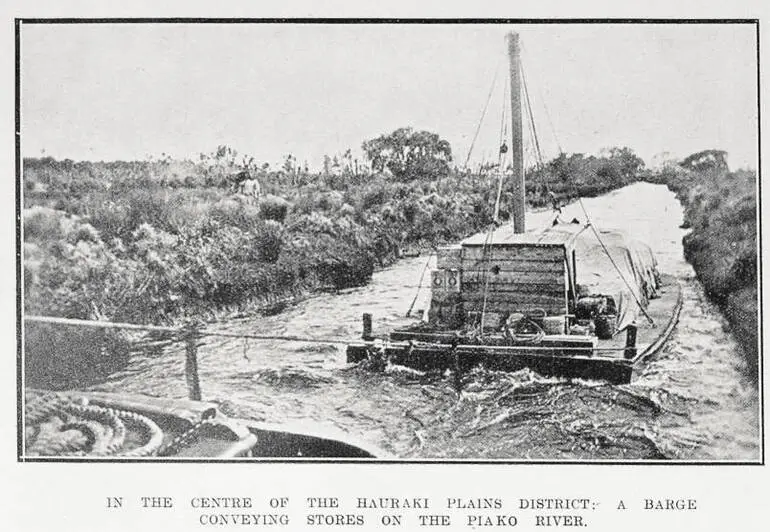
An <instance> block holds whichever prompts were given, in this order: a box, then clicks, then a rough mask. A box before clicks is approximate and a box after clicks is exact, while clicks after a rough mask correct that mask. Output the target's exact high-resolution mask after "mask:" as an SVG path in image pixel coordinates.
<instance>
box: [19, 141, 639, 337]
mask: <svg viewBox="0 0 770 532" xmlns="http://www.w3.org/2000/svg"><path fill="white" fill-rule="evenodd" d="M212 161H213V162H212ZM635 161H636V159H634V157H633V155H632V153H631V152H630V151H629V150H626V149H624V150H614V151H610V152H609V153H608V154H607V155H606V156H603V157H584V156H582V155H579V154H578V155H571V156H569V157H568V156H566V155H561V156H559V157H558V158H557V159H554V160H553V161H551V162H549V163H547V164H546V165H544V166H542V167H540V168H539V169H538V170H534V171H531V172H529V174H528V175H527V183H528V186H527V203H528V205H529V206H530V207H533V206H536V207H542V206H544V205H550V204H551V203H553V202H555V203H557V204H559V203H565V202H567V201H569V200H570V199H571V198H573V197H574V196H575V195H584V196H591V195H595V194H597V193H599V192H603V191H607V190H612V189H614V188H620V187H622V186H624V185H626V184H628V183H629V182H631V181H632V180H633V179H635V176H634V175H633V171H635V169H638V165H637V163H636V162H635ZM220 162H221V161H220V160H219V159H217V158H216V157H215V158H212V159H210V160H209V159H206V160H204V161H203V162H200V163H193V162H191V161H173V160H169V159H165V160H160V161H135V162H111V163H104V162H98V163H92V162H73V161H69V160H65V161H57V160H55V159H52V158H42V159H34V158H28V159H25V160H24V183H23V185H24V196H23V202H24V205H23V207H24V210H23V219H24V221H23V229H24V235H23V236H24V283H25V298H24V309H25V312H27V313H29V314H41V315H50V316H60V317H67V318H80V319H101V320H110V321H121V322H130V323H155V324H168V323H173V322H177V321H179V320H185V319H188V318H191V319H198V318H201V317H202V318H204V319H205V318H206V317H207V316H210V315H211V314H212V313H214V312H217V311H219V310H225V311H238V310H240V309H244V308H246V307H249V308H252V307H253V305H254V302H257V303H260V304H261V303H264V302H267V303H270V302H271V301H274V300H281V299H283V298H285V297H286V296H287V295H288V296H292V295H294V294H305V295H306V294H308V293H315V292H318V291H322V290H330V289H331V290H337V289H342V288H348V287H353V286H360V285H363V284H365V283H366V282H367V281H368V280H369V279H370V278H371V275H372V272H373V271H374V270H375V269H376V268H379V267H383V266H387V265H389V264H392V263H393V262H395V260H397V259H398V258H399V257H400V256H401V253H402V251H403V250H415V249H422V250H427V249H431V248H434V247H435V246H437V245H441V244H445V243H451V242H456V241H458V240H460V239H462V238H464V237H467V236H469V235H471V234H474V233H477V232H479V231H481V230H483V229H485V228H486V227H488V226H489V224H490V223H491V222H492V216H493V210H494V203H495V193H496V190H497V185H498V177H497V176H496V175H493V174H491V173H481V174H473V173H467V172H458V171H452V172H450V173H449V174H448V175H436V176H431V175H426V176H423V177H420V178H419V179H413V180H409V181H403V180H399V179H396V178H395V177H394V176H392V175H385V174H373V173H353V172H348V173H343V174H342V175H337V174H328V173H324V174H310V173H307V172H306V171H305V172H304V173H302V172H298V171H295V172H286V171H283V170H280V171H272V172H271V171H268V170H265V169H263V170H259V171H257V174H258V178H259V181H260V183H261V185H262V189H263V192H266V194H263V196H262V197H261V198H260V199H259V201H258V202H257V201H254V200H253V198H252V199H249V198H247V197H245V196H243V195H240V194H236V193H234V192H233V187H232V183H231V178H232V174H231V173H229V172H230V171H231V170H233V168H232V167H231V166H227V165H224V163H222V164H220ZM214 163H216V164H214ZM218 164H219V166H217V165H218ZM228 164H229V163H228ZM510 203H511V199H510V193H509V192H508V191H507V190H506V188H503V194H502V196H501V199H500V204H501V217H502V218H503V219H505V218H507V216H508V214H507V209H506V206H507V205H510Z"/></svg>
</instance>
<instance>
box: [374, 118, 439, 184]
mask: <svg viewBox="0 0 770 532" xmlns="http://www.w3.org/2000/svg"><path fill="white" fill-rule="evenodd" d="M362 147H363V150H364V153H365V154H366V157H367V159H368V160H369V162H371V164H372V169H373V170H375V171H383V170H384V169H386V168H387V169H388V170H390V172H391V173H392V174H393V176H394V177H396V179H399V180H401V181H411V180H414V179H419V178H422V177H434V178H435V177H445V176H446V175H447V174H449V163H450V162H451V161H452V147H451V146H450V145H449V142H448V141H446V140H444V139H442V138H441V137H439V136H438V135H437V134H436V133H431V132H429V131H414V130H413V129H412V128H411V127H402V128H399V129H397V130H395V131H393V132H392V133H390V134H388V135H380V136H379V137H377V138H376V139H372V140H367V141H366V142H364V144H363V146H362Z"/></svg>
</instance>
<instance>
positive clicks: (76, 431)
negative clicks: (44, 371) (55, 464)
mask: <svg viewBox="0 0 770 532" xmlns="http://www.w3.org/2000/svg"><path fill="white" fill-rule="evenodd" d="M24 419H25V431H24V435H25V440H24V443H25V449H26V454H27V455H28V456H111V455H117V456H123V457H138V456H151V455H154V454H156V453H157V451H158V449H159V448H160V446H161V444H162V443H163V431H162V430H161V429H160V427H158V425H157V424H156V423H155V422H154V421H152V420H151V419H149V418H147V417H145V416H143V415H141V414H138V413H136V412H129V411H123V410H116V409H113V408H106V407H101V406H95V405H86V404H78V403H76V402H75V401H74V400H73V399H71V398H69V397H66V396H63V395H61V394H58V393H55V392H42V393H40V392H33V391H31V390H27V392H26V394H25V406H24ZM129 430H131V431H132V433H138V434H139V435H140V439H141V441H142V442H144V443H143V444H142V445H140V446H139V447H135V448H130V449H126V448H125V443H126V437H127V434H128V432H129Z"/></svg>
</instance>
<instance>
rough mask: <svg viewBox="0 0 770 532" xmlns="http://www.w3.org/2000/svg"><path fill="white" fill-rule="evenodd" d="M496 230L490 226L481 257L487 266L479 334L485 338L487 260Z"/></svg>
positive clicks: (487, 283)
mask: <svg viewBox="0 0 770 532" xmlns="http://www.w3.org/2000/svg"><path fill="white" fill-rule="evenodd" d="M494 230H495V225H494V224H493V225H490V226H489V231H488V232H487V237H486V238H485V239H484V247H483V248H482V255H481V263H482V264H484V265H485V267H484V270H483V271H484V302H483V303H482V305H481V331H480V332H479V335H480V336H482V337H483V336H484V318H485V317H486V313H487V294H489V272H488V271H487V268H486V265H487V264H488V263H489V259H488V258H487V254H488V250H489V241H490V240H491V238H492V233H493V232H494Z"/></svg>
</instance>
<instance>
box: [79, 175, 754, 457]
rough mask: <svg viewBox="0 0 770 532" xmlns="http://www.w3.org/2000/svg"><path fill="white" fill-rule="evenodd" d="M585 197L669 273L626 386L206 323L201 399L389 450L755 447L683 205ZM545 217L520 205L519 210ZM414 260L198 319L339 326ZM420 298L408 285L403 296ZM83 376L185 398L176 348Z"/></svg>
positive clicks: (589, 451)
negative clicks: (421, 364) (256, 311)
mask: <svg viewBox="0 0 770 532" xmlns="http://www.w3.org/2000/svg"><path fill="white" fill-rule="evenodd" d="M584 204H585V206H586V208H587V210H588V212H589V214H590V216H591V218H592V221H593V223H594V224H595V225H596V226H598V227H600V228H610V227H612V228H619V229H623V230H625V231H626V232H628V233H629V234H631V235H633V236H634V237H636V238H639V239H641V240H644V241H646V242H648V243H649V244H650V245H651V246H652V248H653V250H654V251H655V253H656V256H657V257H658V261H659V264H660V270H661V271H662V272H665V273H670V274H672V275H675V276H676V277H677V278H678V279H679V281H680V282H681V284H682V286H683V290H684V298H685V301H684V307H683V310H682V314H681V318H680V322H679V325H678V327H677V329H676V331H675V333H674V335H673V337H672V339H671V340H670V341H669V343H668V344H667V346H666V347H665V349H664V350H663V351H662V352H661V353H659V355H658V356H657V357H656V358H655V359H653V360H651V361H650V362H648V363H647V364H646V365H645V366H643V367H642V368H641V371H640V372H639V374H638V375H636V376H635V379H634V380H633V381H632V383H631V384H630V385H623V386H611V385H608V384H606V383H601V382H585V381H570V380H566V379H546V378H543V377H541V376H539V375H537V374H534V373H532V372H529V371H521V372H517V373H513V374H505V373H495V372H489V371H483V370H477V371H474V372H473V373H471V374H468V375H466V376H465V377H464V380H463V387H462V391H461V392H460V393H459V394H458V393H457V392H456V390H455V387H454V382H453V379H452V378H451V377H450V376H448V375H423V374H419V373H416V372H413V371H410V370H407V369H404V368H398V367H393V368H390V369H389V370H388V371H386V372H384V373H376V372H372V371H369V370H367V369H365V368H363V367H353V366H350V365H348V364H346V363H345V346H344V345H341V344H334V343H329V344H328V345H325V344H308V343H301V342H279V341H254V340H250V341H248V342H246V341H244V340H242V339H239V340H234V339H228V338H206V339H205V343H204V344H203V345H202V346H201V348H200V350H199V364H200V368H201V385H202V389H203V398H204V399H205V400H211V401H215V402H217V403H219V404H220V406H221V408H222V410H223V412H225V413H226V414H228V415H232V416H238V417H242V418H249V419H254V420H260V421H265V422H270V423H290V424H294V425H295V426H296V427H298V428H303V427H310V426H311V425H312V426H313V427H322V428H324V429H328V430H330V431H331V432H332V433H337V434H344V435H346V436H348V437H350V438H351V439H353V440H357V441H361V442H365V443H368V444H370V445H373V446H376V447H379V448H380V449H382V450H384V451H385V452H386V453H389V454H390V455H391V456H393V457H397V458H404V459H433V458H439V459H441V458H446V459H483V460H487V459H547V460H583V459H586V460H590V459H596V460H608V459H610V460H611V459H620V460H634V459H674V460H695V461H699V460H708V461H711V460H719V461H745V460H757V459H758V458H759V452H760V448H759V400H758V393H757V389H756V387H757V385H756V383H754V382H752V381H751V380H749V379H747V378H745V377H743V374H742V359H741V355H740V352H739V348H738V346H737V344H736V342H735V341H734V339H733V338H732V337H731V336H730V334H729V333H728V331H727V330H726V323H725V321H724V320H723V318H722V317H721V315H720V314H719V312H718V310H717V309H716V308H715V307H714V306H713V305H712V304H710V303H709V302H708V301H707V300H706V297H705V295H704V293H703V290H702V288H701V286H700V284H699V283H698V282H697V281H696V280H695V278H694V272H693V271H692V269H691V267H690V266H689V265H688V264H687V263H686V262H685V260H684V257H683V253H682V244H681V242H682V236H683V234H684V230H682V229H680V225H681V224H682V208H681V206H680V205H679V203H678V202H677V200H676V199H675V197H674V195H673V193H671V192H669V191H668V190H667V189H666V188H665V187H664V186H661V185H652V184H647V183H637V184H634V185H631V186H628V187H626V188H623V189H621V190H618V191H615V192H612V193H610V194H607V195H605V196H602V197H600V198H593V199H588V200H585V201H584ZM573 217H576V218H578V219H579V220H581V221H584V215H583V212H582V210H581V209H580V207H579V205H578V204H572V205H570V206H568V207H566V208H565V209H564V213H563V214H562V218H563V219H565V220H567V221H568V220H571V219H572V218H573ZM552 218H553V215H552V214H551V213H545V212H541V213H533V214H531V215H529V216H528V219H527V224H528V227H538V226H540V225H545V224H548V223H550V221H551V220H552ZM426 260H427V257H417V258H411V259H405V260H402V261H400V262H399V263H397V264H396V265H395V266H393V267H391V268H388V269H385V270H383V271H380V272H377V273H375V275H374V277H373V279H372V281H371V282H370V283H369V284H368V285H367V286H365V287H361V288H356V289H351V290H346V291H343V292H341V293H338V294H334V295H330V294H323V295H319V296H316V297H314V298H311V299H308V300H306V301H304V302H302V303H300V304H298V305H296V306H294V307H291V308H289V309H287V310H286V311H284V312H282V313H280V314H277V315H274V316H265V317H249V318H238V319H230V320H227V321H223V322H220V323H217V324H214V325H210V330H220V331H228V332H235V333H254V334H266V335H304V336H313V337H321V338H349V339H350V340H354V339H356V338H357V337H359V336H360V331H361V314H362V313H363V312H371V313H372V314H373V315H374V328H375V331H374V332H375V333H382V332H385V331H387V330H388V329H391V328H393V327H396V326H403V325H407V324H409V323H411V322H412V321H413V320H414V318H406V317H405V313H406V311H407V309H408V308H409V305H410V303H411V301H412V299H413V298H414V296H415V293H416V291H417V284H418V280H419V278H420V274H421V272H422V271H423V269H424V267H425V262H426ZM426 277H427V276H426ZM428 301H429V293H428V290H427V289H426V288H425V287H423V288H422V290H421V291H420V296H419V297H418V301H417V304H416V305H415V309H420V308H422V309H427V306H428ZM93 389H98V390H104V391H113V392H118V391H124V392H139V393H145V394H148V395H154V396H163V397H179V398H182V397H186V395H187V389H186V385H185V378H184V354H183V348H181V347H180V349H171V350H166V351H165V352H163V353H162V354H160V355H158V354H155V355H152V356H150V355H136V356H134V357H133V358H132V360H131V362H130V364H129V366H128V367H127V368H126V369H125V370H124V371H121V372H120V373H117V374H114V375H112V376H111V378H110V379H109V380H108V381H107V382H104V383H102V384H100V385H98V386H95V387H94V388H93Z"/></svg>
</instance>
